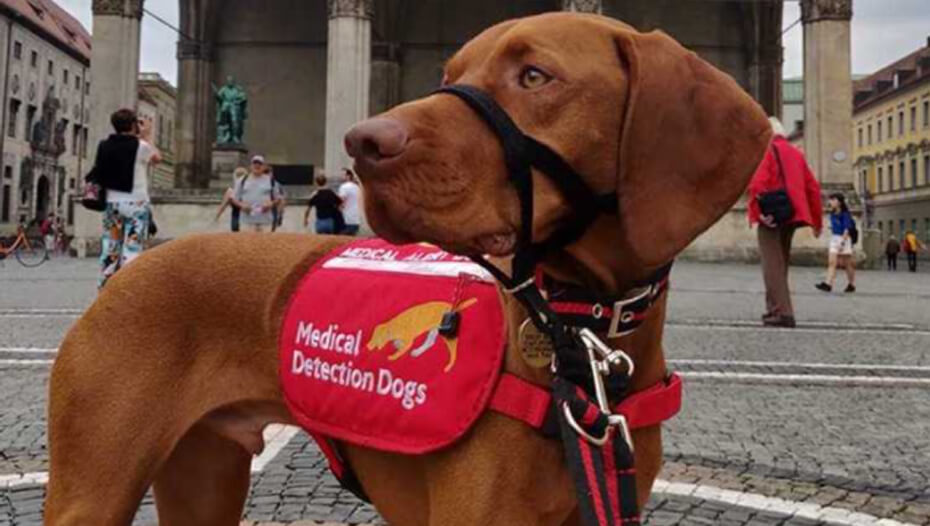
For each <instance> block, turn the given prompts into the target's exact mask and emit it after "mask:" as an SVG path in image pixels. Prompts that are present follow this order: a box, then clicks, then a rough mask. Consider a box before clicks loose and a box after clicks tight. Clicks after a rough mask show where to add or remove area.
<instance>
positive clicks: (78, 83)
mask: <svg viewBox="0 0 930 526" xmlns="http://www.w3.org/2000/svg"><path fill="white" fill-rule="evenodd" d="M74 89H76V90H79V89H81V76H80V75H75V76H74Z"/></svg>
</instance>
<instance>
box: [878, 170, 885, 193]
mask: <svg viewBox="0 0 930 526" xmlns="http://www.w3.org/2000/svg"><path fill="white" fill-rule="evenodd" d="M878 191H879V192H884V191H885V173H884V170H883V169H882V167H881V166H879V167H878Z"/></svg>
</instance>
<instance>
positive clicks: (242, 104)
mask: <svg viewBox="0 0 930 526" xmlns="http://www.w3.org/2000/svg"><path fill="white" fill-rule="evenodd" d="M213 94H214V96H215V97H216V143H217V144H242V135H243V133H244V132H245V120H246V119H248V118H249V116H248V96H247V95H246V94H245V90H244V89H242V86H240V85H238V84H236V83H235V82H234V80H233V77H232V75H230V76H228V77H226V84H224V85H223V86H222V87H220V88H219V89H217V87H216V86H215V85H214V86H213Z"/></svg>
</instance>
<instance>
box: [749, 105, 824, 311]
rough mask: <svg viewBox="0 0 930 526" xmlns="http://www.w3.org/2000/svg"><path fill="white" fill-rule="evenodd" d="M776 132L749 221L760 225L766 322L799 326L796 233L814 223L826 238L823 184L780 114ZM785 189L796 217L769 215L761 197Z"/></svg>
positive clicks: (752, 186)
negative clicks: (794, 296)
mask: <svg viewBox="0 0 930 526" xmlns="http://www.w3.org/2000/svg"><path fill="white" fill-rule="evenodd" d="M769 121H770V122H771V123H772V131H774V133H775V137H774V139H772V144H771V146H770V147H769V150H768V153H766V155H765V158H764V159H763V160H762V164H760V165H759V168H757V169H756V173H755V175H753V177H752V181H751V182H750V183H749V188H748V190H747V191H748V193H749V203H748V204H749V208H748V214H749V223H750V225H755V224H758V225H759V227H758V229H757V230H758V236H759V256H760V258H761V259H762V278H763V280H764V281H765V307H766V310H765V314H763V315H762V323H763V324H764V325H766V326H770V327H794V325H795V321H794V308H793V307H792V306H791V291H790V290H789V289H788V262H789V259H790V257H791V238H792V237H793V236H794V231H795V230H796V229H798V228H800V227H805V226H809V227H812V228H813V229H814V235H815V236H817V237H820V231H821V228H822V225H823V205H822V203H821V200H820V199H821V198H820V184H819V183H818V182H817V179H816V178H814V174H813V173H811V169H810V167H809V166H808V165H807V161H806V160H805V159H804V154H803V153H801V151H800V150H798V149H797V148H795V147H794V146H792V145H791V143H789V142H788V141H787V139H785V130H784V128H783V127H782V125H781V122H779V121H778V119H776V118H775V117H772V118H770V119H769ZM782 188H784V189H785V191H786V192H787V194H788V198H789V200H790V201H791V205H792V208H793V209H794V213H793V216H792V217H791V219H788V220H787V221H784V222H782V223H781V224H776V223H775V221H774V218H772V217H771V216H770V215H763V214H762V211H761V209H760V207H759V196H760V195H761V194H764V193H766V192H771V191H774V190H779V189H782Z"/></svg>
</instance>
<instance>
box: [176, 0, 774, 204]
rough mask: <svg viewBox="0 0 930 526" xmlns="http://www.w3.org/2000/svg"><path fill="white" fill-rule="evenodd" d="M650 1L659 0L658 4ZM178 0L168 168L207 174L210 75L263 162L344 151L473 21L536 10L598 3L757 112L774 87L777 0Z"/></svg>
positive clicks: (300, 160) (193, 182)
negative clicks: (245, 106)
mask: <svg viewBox="0 0 930 526" xmlns="http://www.w3.org/2000/svg"><path fill="white" fill-rule="evenodd" d="M659 4H661V5H659ZM665 4H666V2H659V3H657V2H655V1H653V0H503V1H502V0H470V1H468V2H459V1H448V0H416V1H413V0H329V1H324V0H268V1H266V2H263V8H262V9H261V10H256V9H255V8H254V3H253V2H252V1H251V0H225V1H223V2H218V1H214V0H180V13H181V17H180V18H181V32H182V34H183V35H185V36H186V37H185V38H182V39H181V41H180V42H179V43H178V58H179V66H178V68H179V80H178V90H179V93H178V107H179V115H178V121H179V122H178V156H177V166H178V182H179V184H180V185H181V186H184V187H189V188H197V187H207V186H208V183H209V177H210V174H211V170H210V165H211V162H210V161H211V150H212V146H213V142H214V141H215V103H214V97H213V91H212V86H211V85H216V86H219V85H222V84H223V83H224V82H225V80H226V78H227V77H228V76H232V77H233V78H234V79H235V81H236V82H237V83H238V84H240V85H242V86H243V87H244V88H245V91H246V92H247V93H248V96H249V119H248V121H247V122H246V130H245V143H246V145H247V146H248V147H249V149H250V150H252V151H253V152H259V153H262V154H264V155H265V156H266V158H268V159H269V161H270V162H272V163H276V164H285V165H306V166H309V165H313V166H316V167H323V168H324V169H326V171H328V172H333V171H338V170H339V169H340V168H342V167H343V166H347V165H349V159H348V158H347V156H346V155H345V153H344V152H343V148H342V136H343V134H344V133H345V131H346V130H347V129H348V127H349V126H350V125H351V124H353V123H354V122H356V121H358V120H360V119H361V118H364V117H367V116H368V115H370V114H376V113H379V112H381V111H384V110H385V109H387V108H389V107H391V106H393V105H395V104H397V103H400V102H403V101H407V100H411V99H414V98H418V97H422V96H424V95H426V94H428V93H430V92H431V91H432V90H434V89H435V88H436V87H437V86H438V85H439V82H440V80H441V76H442V73H441V72H442V67H443V64H444V62H445V61H446V60H447V59H448V58H449V57H450V56H451V55H452V54H453V53H455V52H456V51H457V50H458V49H459V47H461V45H462V44H464V43H465V42H467V41H468V40H469V39H471V38H472V37H474V36H475V35H477V34H478V33H479V32H481V31H482V30H483V29H485V28H487V27H489V26H491V25H494V24H496V23H498V22H501V21H503V20H506V19H510V18H514V17H519V16H527V15H533V14H538V13H542V12H546V11H559V10H580V11H591V12H598V13H602V14H604V15H607V16H610V17H613V18H617V19H620V20H623V21H625V22H627V23H629V24H631V25H633V26H635V27H636V28H638V29H640V30H644V31H648V30H652V29H656V28H661V29H662V30H664V31H666V32H667V33H669V34H671V35H672V36H673V37H675V38H676V39H678V40H679V41H681V42H682V43H683V44H684V45H685V46H687V47H688V48H690V49H693V50H694V51H696V52H697V53H699V54H700V55H701V56H702V57H704V58H705V59H707V60H709V61H710V62H712V63H714V64H715V65H717V66H718V67H720V68H721V69H723V70H724V71H726V72H728V73H729V74H731V75H732V76H733V77H734V78H735V79H736V80H737V81H738V82H740V84H741V85H742V86H743V87H744V88H745V89H746V90H747V91H749V92H750V93H751V94H753V95H754V96H755V97H756V99H757V100H759V101H760V102H761V103H762V105H763V106H764V107H765V108H766V111H767V112H768V113H770V114H775V113H777V112H778V109H779V103H778V101H779V98H780V89H781V43H780V32H781V16H782V15H781V13H782V5H781V2H780V1H777V2H770V1H760V2H745V1H727V0H723V1H719V2H676V3H675V7H674V9H672V8H669V6H667V5H665Z"/></svg>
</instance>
